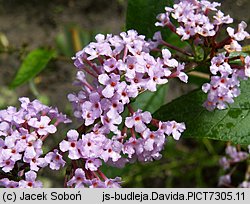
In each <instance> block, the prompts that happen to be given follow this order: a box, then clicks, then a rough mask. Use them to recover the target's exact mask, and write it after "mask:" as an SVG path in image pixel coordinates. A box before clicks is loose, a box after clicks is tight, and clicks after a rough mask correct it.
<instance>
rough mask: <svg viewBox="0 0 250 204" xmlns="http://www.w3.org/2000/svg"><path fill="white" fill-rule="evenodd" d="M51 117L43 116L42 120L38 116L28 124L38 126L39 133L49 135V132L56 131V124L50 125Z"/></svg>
mask: <svg viewBox="0 0 250 204" xmlns="http://www.w3.org/2000/svg"><path fill="white" fill-rule="evenodd" d="M50 122H51V119H50V118H49V117H48V116H41V119H40V121H38V119H37V118H31V119H30V120H29V122H28V125H30V126H31V127H34V128H37V133H38V134H39V135H47V134H49V133H55V132H56V127H55V126H54V125H49V123H50Z"/></svg>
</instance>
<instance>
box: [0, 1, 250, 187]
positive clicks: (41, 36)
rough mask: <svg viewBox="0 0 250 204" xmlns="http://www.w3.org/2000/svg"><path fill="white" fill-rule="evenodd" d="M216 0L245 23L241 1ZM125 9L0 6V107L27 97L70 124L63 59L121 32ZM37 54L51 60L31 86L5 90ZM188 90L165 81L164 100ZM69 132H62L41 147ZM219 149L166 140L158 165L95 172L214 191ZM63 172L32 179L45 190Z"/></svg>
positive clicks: (106, 4) (247, 16)
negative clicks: (41, 51)
mask: <svg viewBox="0 0 250 204" xmlns="http://www.w3.org/2000/svg"><path fill="white" fill-rule="evenodd" d="M218 2H223V5H222V8H221V9H222V11H224V12H225V13H226V14H227V13H228V14H230V15H231V17H233V18H234V19H235V23H239V22H240V21H241V20H244V21H245V22H247V23H248V24H249V23H250V12H249V9H250V1H249V0H224V1H223V0H220V1H218ZM126 5H127V2H126V0H109V1H106V0H43V1H40V0H25V1H23V0H0V109H2V108H5V107H6V106H9V105H17V106H19V104H18V101H17V99H18V97H20V96H28V97H30V98H31V99H35V98H38V99H39V100H41V101H42V102H44V103H46V104H48V105H51V106H57V107H58V108H59V110H60V111H62V112H64V113H67V114H68V115H69V116H70V117H71V118H72V111H71V105H70V104H69V102H68V100H67V94H68V93H70V92H73V91H77V89H76V87H73V86H72V82H73V81H74V78H75V73H76V69H75V68H74V66H73V63H72V60H71V57H72V56H74V53H75V52H76V51H78V50H80V49H82V48H83V47H84V46H85V45H86V44H88V43H89V42H90V41H91V40H93V38H94V36H95V35H96V34H97V33H104V34H105V33H113V34H118V33H120V32H121V31H124V30H125V19H126ZM247 31H248V32H250V29H249V27H248V28H247ZM37 48H46V49H53V50H56V53H57V57H56V58H55V59H53V60H52V61H50V62H49V64H48V65H47V66H46V69H44V70H43V71H42V72H41V73H39V74H38V75H37V76H36V77H35V78H34V79H33V80H32V81H30V82H28V83H25V84H23V85H21V86H18V87H16V88H15V89H9V88H8V87H9V85H10V83H11V81H12V80H13V79H14V77H15V74H16V72H17V71H18V69H19V67H20V65H21V62H22V60H23V59H24V58H25V56H26V55H27V53H29V52H30V51H31V50H34V49H37ZM194 88H196V87H195V86H191V87H190V86H185V85H183V84H182V83H179V82H176V81H173V82H171V83H170V84H169V87H168V95H167V98H166V102H167V101H171V100H172V99H173V98H176V97H178V96H180V95H182V94H183V93H186V92H188V91H190V90H191V89H194ZM76 123H77V122H76ZM77 126H78V125H75V124H71V125H69V126H65V127H62V129H61V130H60V131H59V133H58V134H57V135H56V136H54V137H53V138H51V140H50V141H48V143H49V144H48V146H50V145H52V144H54V143H55V142H57V141H60V139H61V138H63V137H64V135H65V132H66V131H67V130H68V129H69V128H75V127H77ZM224 147H225V144H224V143H222V142H217V141H210V140H206V139H204V140H202V141H197V140H185V139H182V140H180V142H173V141H171V140H170V141H169V143H168V144H167V145H166V150H165V151H164V152H163V158H162V159H161V160H160V161H156V162H153V163H150V164H131V165H128V166H127V167H126V168H124V169H115V168H111V167H105V166H104V167H103V171H104V172H105V173H106V174H107V176H109V177H116V176H122V178H123V180H124V184H123V186H124V187H216V186H217V182H218V178H219V175H220V174H221V170H220V169H219V166H218V160H219V158H220V155H222V154H224ZM48 150H49V149H48ZM48 150H47V151H48ZM45 151H46V149H45ZM242 168H244V167H242ZM64 172H65V169H63V170H61V171H60V172H52V171H49V170H48V169H45V170H43V171H42V172H41V174H40V178H41V180H43V181H44V184H45V186H46V187H62V186H63V174H64ZM242 176H244V175H242ZM239 177H241V175H239Z"/></svg>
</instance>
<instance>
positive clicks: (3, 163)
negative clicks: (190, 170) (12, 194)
mask: <svg viewBox="0 0 250 204" xmlns="http://www.w3.org/2000/svg"><path fill="white" fill-rule="evenodd" d="M14 165H15V161H13V160H11V159H6V160H5V159H2V158H1V157H0V167H1V168H2V170H3V171H4V172H6V173H8V172H10V171H11V170H12V169H13V168H14Z"/></svg>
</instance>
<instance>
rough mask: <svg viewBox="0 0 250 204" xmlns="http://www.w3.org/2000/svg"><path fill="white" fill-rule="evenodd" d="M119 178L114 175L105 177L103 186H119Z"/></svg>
mask: <svg viewBox="0 0 250 204" xmlns="http://www.w3.org/2000/svg"><path fill="white" fill-rule="evenodd" d="M120 184H121V178H120V177H116V178H115V179H106V180H105V186H106V188H120V187H121V185H120Z"/></svg>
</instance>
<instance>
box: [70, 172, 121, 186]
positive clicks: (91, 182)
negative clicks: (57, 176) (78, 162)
mask: <svg viewBox="0 0 250 204" xmlns="http://www.w3.org/2000/svg"><path fill="white" fill-rule="evenodd" d="M99 173H100V172H99ZM100 176H102V179H103V180H104V181H102V180H101V179H99V178H98V177H93V178H90V179H88V178H87V176H86V174H85V171H83V169H81V168H77V169H76V170H75V172H74V175H73V176H72V177H71V179H70V180H69V181H68V182H67V185H68V186H70V187H75V188H85V187H88V188H120V183H121V179H120V178H119V177H117V178H115V179H108V178H107V177H106V176H105V175H103V174H102V173H100Z"/></svg>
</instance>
